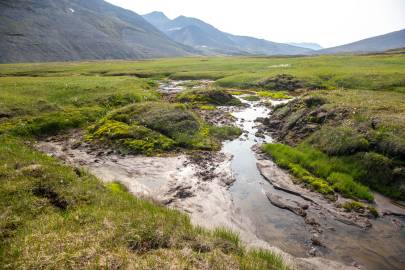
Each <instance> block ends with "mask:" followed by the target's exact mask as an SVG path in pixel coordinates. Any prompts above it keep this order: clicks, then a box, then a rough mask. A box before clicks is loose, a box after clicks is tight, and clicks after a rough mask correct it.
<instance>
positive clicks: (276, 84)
mask: <svg viewBox="0 0 405 270" xmlns="http://www.w3.org/2000/svg"><path fill="white" fill-rule="evenodd" d="M257 86H258V87H259V88H264V89H267V90H276V91H294V90H296V89H299V88H303V87H304V86H305V84H304V83H303V82H302V81H300V80H298V79H297V78H296V77H295V76H293V75H290V74H278V75H276V76H274V77H270V78H267V79H265V80H263V81H260V82H258V83H257Z"/></svg>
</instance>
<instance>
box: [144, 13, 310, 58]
mask: <svg viewBox="0 0 405 270" xmlns="http://www.w3.org/2000/svg"><path fill="white" fill-rule="evenodd" d="M143 17H144V18H145V19H146V20H147V21H148V22H150V23H151V24H153V25H154V26H155V27H157V28H158V29H159V30H161V31H162V32H164V33H165V34H166V35H168V36H169V37H170V38H172V39H173V40H175V41H176V42H179V43H182V44H185V45H188V46H192V47H194V48H196V49H198V50H201V51H202V52H203V53H205V54H212V55H216V54H229V55H238V54H241V55H299V54H307V53H309V52H311V51H312V50H311V49H308V48H302V47H298V46H292V45H288V44H283V43H276V42H272V41H267V40H264V39H258V38H253V37H246V36H237V35H231V34H228V33H225V32H222V31H220V30H218V29H217V28H215V27H214V26H212V25H210V24H208V23H205V22H204V21H202V20H199V19H196V18H190V17H185V16H179V17H177V18H175V19H174V20H170V19H169V18H167V16H166V15H165V14H164V13H162V12H156V11H155V12H152V13H149V14H146V15H144V16H143Z"/></svg>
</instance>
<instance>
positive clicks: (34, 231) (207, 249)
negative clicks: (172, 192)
mask: <svg viewBox="0 0 405 270" xmlns="http://www.w3.org/2000/svg"><path fill="white" fill-rule="evenodd" d="M0 198H1V200H0V212H1V213H2V218H1V219H0V265H1V266H2V269H83V268H85V269H97V268H105V269H118V268H120V269H128V268H132V267H135V268H137V269H157V268H170V267H171V266H173V265H179V266H181V267H179V269H200V268H201V265H204V267H208V268H209V269H238V268H242V267H243V269H247V270H250V269H252V270H253V269H258V268H257V267H256V266H260V267H261V266H265V267H266V269H289V267H288V266H287V265H286V264H285V263H284V262H283V260H282V259H281V258H280V257H279V256H278V255H277V254H275V253H273V252H271V251H264V250H263V251H262V250H248V249H246V248H245V247H244V245H243V244H242V243H241V241H240V240H239V237H238V235H237V234H235V233H233V232H231V231H229V230H227V229H217V230H215V231H209V230H204V229H201V228H198V227H194V226H193V225H192V224H191V222H190V218H189V217H188V216H187V215H185V214H183V213H180V212H178V211H176V210H173V209H169V208H166V207H163V206H159V205H157V204H154V203H152V202H148V201H145V200H141V199H137V198H136V197H134V196H133V195H132V194H130V193H129V192H128V191H127V189H126V188H125V187H124V186H122V185H121V184H119V183H109V184H106V185H104V184H103V183H101V182H100V181H99V180H98V179H96V178H95V177H94V176H92V175H90V174H89V173H86V172H82V173H80V174H78V173H77V172H75V170H74V169H73V168H71V167H67V166H64V165H61V164H60V162H58V161H56V160H55V159H53V158H51V157H48V156H46V155H44V154H41V153H39V152H37V151H35V150H32V149H30V148H29V147H27V146H26V145H25V144H24V143H23V141H22V140H20V139H16V138H12V137H8V136H4V135H2V136H0ZM261 269H263V268H261Z"/></svg>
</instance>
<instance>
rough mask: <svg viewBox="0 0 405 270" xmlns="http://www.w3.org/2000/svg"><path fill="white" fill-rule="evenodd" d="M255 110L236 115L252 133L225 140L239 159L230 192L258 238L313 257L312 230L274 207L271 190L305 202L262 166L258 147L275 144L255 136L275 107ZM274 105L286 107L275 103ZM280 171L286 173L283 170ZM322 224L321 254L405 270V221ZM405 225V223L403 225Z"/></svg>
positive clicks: (328, 221)
mask: <svg viewBox="0 0 405 270" xmlns="http://www.w3.org/2000/svg"><path fill="white" fill-rule="evenodd" d="M244 102H245V103H248V104H249V105H250V106H249V107H248V108H246V109H243V110H241V111H237V112H234V113H232V115H233V116H235V117H236V118H237V119H238V120H237V124H238V125H239V126H240V127H241V128H243V130H245V131H247V132H248V133H247V134H248V136H243V135H242V139H240V138H239V139H236V140H233V141H229V142H225V144H224V146H223V151H224V152H226V153H229V154H231V155H232V156H233V159H232V161H231V166H232V171H233V173H234V176H235V179H236V181H235V182H234V183H233V185H232V186H231V187H230V189H229V191H230V193H231V194H232V198H233V201H234V204H235V207H236V208H237V209H239V210H240V212H241V216H244V217H246V218H248V219H250V221H251V223H252V224H253V226H255V228H254V231H255V232H256V235H257V236H258V237H259V238H260V239H263V240H265V241H266V242H269V243H270V244H271V245H273V246H277V247H279V248H281V249H282V250H284V251H286V252H288V253H290V254H292V255H294V256H298V257H305V256H308V255H309V254H308V252H309V250H310V249H311V235H312V233H311V228H310V227H309V226H307V225H306V223H305V222H304V219H303V218H302V217H300V216H297V215H296V214H294V213H292V212H290V211H287V210H285V209H280V208H278V207H276V206H274V205H272V204H271V203H270V202H269V200H268V198H267V196H266V192H270V193H273V194H277V195H279V196H282V197H284V198H294V197H295V199H296V200H301V198H297V196H295V195H292V194H289V193H286V192H283V191H281V190H277V189H275V188H274V187H273V186H272V185H271V184H270V183H269V182H268V181H267V180H266V179H264V177H263V176H262V175H261V173H260V172H259V170H258V168H257V164H256V163H257V159H256V154H255V152H254V151H253V150H252V147H253V146H254V145H256V144H261V143H263V142H272V138H271V137H270V136H266V137H265V138H257V137H256V136H255V134H256V132H257V128H255V126H256V124H255V119H256V118H258V117H268V114H269V113H270V111H269V109H268V108H267V107H265V106H262V105H260V102H247V101H244ZM272 102H273V103H274V104H277V103H280V102H278V101H272ZM278 170H280V169H278ZM323 221H324V222H325V223H324V224H322V225H323V226H322V227H323V228H326V229H322V230H324V231H323V233H322V236H323V238H322V245H323V246H322V247H319V248H318V249H317V252H316V253H317V255H321V256H323V257H325V258H329V259H332V260H337V261H342V262H344V263H346V264H348V265H355V266H356V265H362V266H364V267H365V268H366V269H375V270H377V269H391V270H392V269H398V270H400V269H405V230H404V229H403V224H404V223H405V219H403V218H398V217H392V216H385V217H381V218H378V219H375V220H372V221H371V223H372V227H371V228H369V229H361V228H358V227H355V226H352V225H346V224H343V223H341V222H339V221H336V220H333V219H329V218H326V217H325V219H324V220H323ZM398 224H402V225H398Z"/></svg>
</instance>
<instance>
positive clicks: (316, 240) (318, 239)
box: [311, 233, 323, 246]
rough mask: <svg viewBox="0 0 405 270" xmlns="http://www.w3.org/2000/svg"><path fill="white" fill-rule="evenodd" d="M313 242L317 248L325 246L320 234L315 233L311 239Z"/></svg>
mask: <svg viewBox="0 0 405 270" xmlns="http://www.w3.org/2000/svg"><path fill="white" fill-rule="evenodd" d="M311 242H312V244H313V245H315V246H323V244H322V242H321V237H320V236H319V234H317V233H315V234H313V235H312V237H311Z"/></svg>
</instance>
